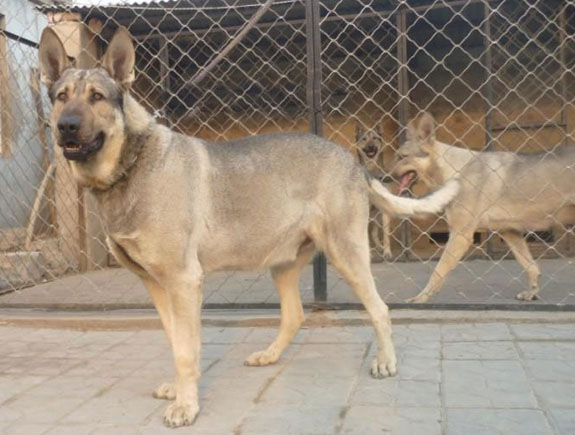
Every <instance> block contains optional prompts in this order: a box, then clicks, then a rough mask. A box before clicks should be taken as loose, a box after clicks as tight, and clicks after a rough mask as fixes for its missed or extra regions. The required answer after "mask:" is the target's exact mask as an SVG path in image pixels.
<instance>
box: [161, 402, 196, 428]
mask: <svg viewBox="0 0 575 435" xmlns="http://www.w3.org/2000/svg"><path fill="white" fill-rule="evenodd" d="M199 411H200V408H199V406H198V404H197V403H178V402H177V401H176V402H174V403H172V404H171V405H170V406H168V408H167V409H166V412H165V413H164V424H165V425H166V426H168V427H180V426H189V425H191V424H192V423H193V422H194V420H195V419H196V417H197V415H198V412H199Z"/></svg>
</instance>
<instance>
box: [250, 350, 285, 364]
mask: <svg viewBox="0 0 575 435" xmlns="http://www.w3.org/2000/svg"><path fill="white" fill-rule="evenodd" d="M278 359H279V355H277V354H276V353H275V352H270V351H269V350H261V351H259V352H254V353H252V354H251V355H250V356H248V357H247V358H246V360H245V361H244V365H246V366H251V367H258V366H267V365H270V364H275V363H276V362H277V360H278Z"/></svg>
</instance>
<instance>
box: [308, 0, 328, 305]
mask: <svg viewBox="0 0 575 435" xmlns="http://www.w3.org/2000/svg"><path fill="white" fill-rule="evenodd" d="M305 16H306V23H305V27H306V54H307V104H308V110H309V126H310V132H311V133H313V134H316V135H318V136H323V115H322V109H321V40H320V28H319V19H320V14H319V0H306V2H305ZM313 294H314V299H315V302H325V301H327V262H326V259H325V255H324V254H323V253H318V255H316V257H315V259H314V262H313Z"/></svg>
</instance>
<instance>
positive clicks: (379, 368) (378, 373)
mask: <svg viewBox="0 0 575 435" xmlns="http://www.w3.org/2000/svg"><path fill="white" fill-rule="evenodd" d="M396 374H397V362H396V360H395V358H390V359H389V361H384V362H379V361H378V360H377V358H376V359H374V360H373V362H372V363H371V376H372V377H373V378H375V379H383V378H387V377H389V376H395V375H396Z"/></svg>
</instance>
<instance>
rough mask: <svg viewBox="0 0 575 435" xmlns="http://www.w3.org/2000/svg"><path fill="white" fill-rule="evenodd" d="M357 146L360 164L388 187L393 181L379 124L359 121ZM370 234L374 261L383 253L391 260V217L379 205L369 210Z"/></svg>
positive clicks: (356, 138) (385, 258) (356, 137)
mask: <svg viewBox="0 0 575 435" xmlns="http://www.w3.org/2000/svg"><path fill="white" fill-rule="evenodd" d="M355 146H356V148H357V156H358V159H359V164H360V165H362V166H363V167H364V168H365V169H366V170H367V171H368V172H369V173H370V174H371V175H372V176H373V177H375V178H378V179H379V180H380V181H382V182H383V183H384V184H385V186H386V187H388V183H390V182H391V179H390V177H389V176H388V175H387V174H386V173H385V166H384V158H383V157H384V152H385V148H386V143H385V141H384V140H383V136H382V134H381V129H380V127H379V125H378V126H376V127H374V128H371V129H366V128H365V127H364V126H363V124H361V122H357V124H356V129H355ZM369 236H370V240H371V245H372V246H373V248H372V256H371V258H372V259H373V260H374V261H381V260H380V257H379V255H380V253H383V259H384V260H391V258H392V257H393V254H392V252H391V219H390V217H389V216H388V215H387V214H386V213H384V212H383V211H380V210H379V209H378V208H377V207H371V208H370V212H369Z"/></svg>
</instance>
